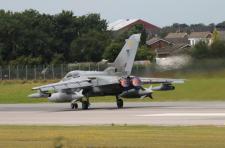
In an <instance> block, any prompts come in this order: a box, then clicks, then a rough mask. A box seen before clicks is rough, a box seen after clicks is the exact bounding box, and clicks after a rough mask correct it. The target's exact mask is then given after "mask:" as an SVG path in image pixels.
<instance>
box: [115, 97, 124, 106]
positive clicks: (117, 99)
mask: <svg viewBox="0 0 225 148" xmlns="http://www.w3.org/2000/svg"><path fill="white" fill-rule="evenodd" d="M116 104H117V108H118V109H120V108H123V99H121V98H120V97H119V96H116Z"/></svg>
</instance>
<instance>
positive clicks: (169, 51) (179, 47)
mask: <svg viewBox="0 0 225 148" xmlns="http://www.w3.org/2000/svg"><path fill="white" fill-rule="evenodd" d="M190 47H191V46H190V45H189V44H186V43H178V44H172V45H171V46H167V47H164V48H158V49H156V50H155V52H156V57H157V58H166V57H169V56H174V55H178V54H180V53H184V51H187V50H189V49H190Z"/></svg>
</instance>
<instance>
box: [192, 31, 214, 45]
mask: <svg viewBox="0 0 225 148" xmlns="http://www.w3.org/2000/svg"><path fill="white" fill-rule="evenodd" d="M188 40H189V42H190V45H191V46H195V45H196V44H197V43H199V42H200V41H203V42H206V43H208V44H209V45H210V44H212V33H211V32H192V33H191V34H190V36H189V38H188Z"/></svg>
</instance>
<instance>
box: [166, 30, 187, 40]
mask: <svg viewBox="0 0 225 148" xmlns="http://www.w3.org/2000/svg"><path fill="white" fill-rule="evenodd" d="M186 36H187V33H184V32H179V33H169V34H168V35H167V36H166V37H165V39H175V38H185V37H186Z"/></svg>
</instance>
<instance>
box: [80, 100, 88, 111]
mask: <svg viewBox="0 0 225 148" xmlns="http://www.w3.org/2000/svg"><path fill="white" fill-rule="evenodd" d="M88 107H89V102H88V101H83V102H82V109H83V110H87V109H88Z"/></svg>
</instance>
